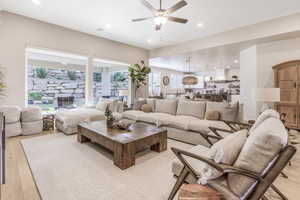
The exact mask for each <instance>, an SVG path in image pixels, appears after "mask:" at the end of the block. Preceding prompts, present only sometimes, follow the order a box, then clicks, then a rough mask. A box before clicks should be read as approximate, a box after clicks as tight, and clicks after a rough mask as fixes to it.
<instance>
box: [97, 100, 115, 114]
mask: <svg viewBox="0 0 300 200" xmlns="http://www.w3.org/2000/svg"><path fill="white" fill-rule="evenodd" d="M117 102H118V101H117V100H115V99H99V101H98V103H97V104H96V108H97V109H98V110H100V111H102V112H105V110H106V108H107V106H109V110H110V111H111V112H116V111H117Z"/></svg>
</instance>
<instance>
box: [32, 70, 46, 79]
mask: <svg viewBox="0 0 300 200" xmlns="http://www.w3.org/2000/svg"><path fill="white" fill-rule="evenodd" d="M35 71H36V76H37V77H38V78H40V79H45V78H47V76H48V72H47V70H46V69H45V68H36V69H35Z"/></svg>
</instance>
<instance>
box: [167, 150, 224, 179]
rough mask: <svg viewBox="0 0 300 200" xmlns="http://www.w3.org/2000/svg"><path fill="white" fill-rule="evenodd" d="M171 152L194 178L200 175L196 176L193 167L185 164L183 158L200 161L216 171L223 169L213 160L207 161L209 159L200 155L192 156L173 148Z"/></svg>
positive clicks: (185, 161) (189, 153)
mask: <svg viewBox="0 0 300 200" xmlns="http://www.w3.org/2000/svg"><path fill="white" fill-rule="evenodd" d="M171 150H172V151H173V152H174V154H175V155H176V157H177V158H178V159H179V160H180V161H181V162H182V164H183V165H184V166H185V167H187V169H188V170H189V171H190V172H191V173H192V174H193V175H194V176H195V177H196V178H198V177H199V176H200V174H198V173H197V172H196V171H195V170H194V169H193V167H192V166H191V165H190V164H189V163H188V162H187V160H186V159H185V158H184V157H183V156H188V157H191V158H194V159H196V160H199V161H202V162H204V163H207V164H208V165H210V166H212V167H213V168H215V169H216V170H218V171H220V172H223V168H222V166H221V165H220V164H218V163H216V162H215V161H214V160H212V159H209V158H205V157H203V156H200V155H196V154H193V153H191V152H188V151H184V150H181V149H177V148H175V147H171Z"/></svg>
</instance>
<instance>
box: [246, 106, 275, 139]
mask: <svg viewBox="0 0 300 200" xmlns="http://www.w3.org/2000/svg"><path fill="white" fill-rule="evenodd" d="M270 117H274V118H277V119H280V115H279V113H278V112H277V111H275V110H273V109H268V110H265V111H264V112H263V113H261V114H260V115H259V116H258V118H257V119H256V120H255V123H254V124H253V126H252V127H251V128H250V131H249V133H250V134H251V133H252V132H253V131H254V129H256V128H257V127H258V126H259V125H260V124H261V123H263V122H264V121H265V120H266V119H268V118H270Z"/></svg>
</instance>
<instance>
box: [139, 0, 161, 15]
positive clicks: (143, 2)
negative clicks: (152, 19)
mask: <svg viewBox="0 0 300 200" xmlns="http://www.w3.org/2000/svg"><path fill="white" fill-rule="evenodd" d="M141 2H142V4H143V5H144V6H146V7H147V8H148V9H149V10H151V11H152V12H157V10H156V9H155V8H154V7H153V6H152V5H151V4H150V3H149V2H148V1H146V0H141Z"/></svg>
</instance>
